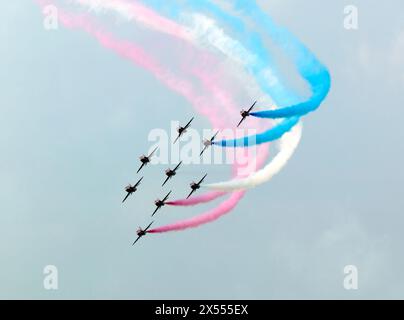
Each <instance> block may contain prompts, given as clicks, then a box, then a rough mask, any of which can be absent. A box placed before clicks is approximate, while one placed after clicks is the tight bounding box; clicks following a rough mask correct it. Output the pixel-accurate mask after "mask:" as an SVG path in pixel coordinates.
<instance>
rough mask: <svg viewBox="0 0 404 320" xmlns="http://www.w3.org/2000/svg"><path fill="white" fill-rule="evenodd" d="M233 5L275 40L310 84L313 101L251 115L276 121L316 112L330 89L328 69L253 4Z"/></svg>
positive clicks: (242, 1) (243, 0)
mask: <svg viewBox="0 0 404 320" xmlns="http://www.w3.org/2000/svg"><path fill="white" fill-rule="evenodd" d="M234 6H235V8H236V9H237V10H238V11H240V12H242V13H244V14H245V15H247V16H249V17H250V18H251V19H252V20H253V21H254V22H255V23H256V24H257V25H258V26H259V27H261V28H262V29H264V30H265V31H266V32H267V33H268V34H269V36H270V37H271V38H272V39H273V41H274V42H275V43H276V44H278V45H279V46H280V47H281V48H282V49H283V51H284V52H285V54H286V55H287V56H289V58H291V59H292V61H293V62H294V64H295V66H296V68H297V70H298V71H299V73H300V75H301V76H302V77H303V78H304V79H305V80H306V81H307V82H308V83H309V85H310V89H311V92H312V96H311V97H310V99H309V100H307V101H305V102H302V103H297V104H294V105H291V106H288V107H285V108H280V109H277V110H269V111H260V112H253V113H251V115H252V116H255V117H259V118H272V119H275V118H286V117H291V116H303V115H306V114H307V113H309V112H312V111H315V110H316V109H317V108H318V107H319V106H320V105H321V103H322V102H323V100H324V99H325V97H326V96H327V95H328V92H329V90H330V87H331V76H330V73H329V71H328V70H327V68H326V67H325V66H324V65H323V64H321V62H320V61H318V59H317V58H316V57H315V55H314V54H313V53H312V52H310V50H309V49H308V48H307V47H306V46H304V44H302V43H301V42H300V41H299V40H298V39H297V38H296V37H295V36H293V35H292V34H291V33H290V32H289V31H288V30H286V29H285V28H282V27H278V26H276V25H275V23H274V22H273V21H272V19H271V18H270V17H269V16H268V15H267V14H266V13H265V12H263V11H262V10H261V9H260V8H259V7H258V6H257V4H256V3H255V2H254V1H246V0H235V1H234Z"/></svg>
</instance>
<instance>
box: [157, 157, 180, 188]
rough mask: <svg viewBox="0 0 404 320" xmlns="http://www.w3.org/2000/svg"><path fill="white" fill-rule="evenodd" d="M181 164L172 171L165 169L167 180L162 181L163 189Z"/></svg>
mask: <svg viewBox="0 0 404 320" xmlns="http://www.w3.org/2000/svg"><path fill="white" fill-rule="evenodd" d="M181 164H182V161H181V162H180V163H179V164H178V165H177V166H176V167H175V168H174V169H173V170H171V169H167V170H166V176H167V178H166V180H165V181H164V183H163V185H162V187H164V185H165V184H166V183H167V181H168V180H170V179H171V178H172V177H174V176H175V175H176V174H177V170H178V168H179V167H180V166H181Z"/></svg>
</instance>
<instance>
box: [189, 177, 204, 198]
mask: <svg viewBox="0 0 404 320" xmlns="http://www.w3.org/2000/svg"><path fill="white" fill-rule="evenodd" d="M207 175H208V174H205V175H204V176H203V178H202V179H201V180H199V182H198V183H196V182H192V183H191V184H190V186H191V189H192V191H191V193H190V194H189V195H188V197H187V199H188V198H189V197H190V196H192V194H193V193H194V192H195V191H196V190H198V189H200V188H201V184H202V182H203V180H205V178H206V177H207Z"/></svg>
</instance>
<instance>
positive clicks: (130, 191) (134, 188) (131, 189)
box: [122, 177, 143, 203]
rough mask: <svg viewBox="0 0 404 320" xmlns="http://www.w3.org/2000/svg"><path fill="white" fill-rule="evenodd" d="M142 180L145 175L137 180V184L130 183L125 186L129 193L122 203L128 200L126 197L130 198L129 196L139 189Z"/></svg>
mask: <svg viewBox="0 0 404 320" xmlns="http://www.w3.org/2000/svg"><path fill="white" fill-rule="evenodd" d="M142 180H143V177H142V178H141V179H140V180H139V181H138V182H136V184H135V185H134V186H132V185H131V184H130V185H128V186H127V187H126V188H125V191H126V192H127V193H128V194H127V195H126V197H125V199H123V201H122V203H124V202H125V201H126V199H128V198H129V196H130V195H131V194H132V193H135V192H136V191H137V187H139V185H140V183H141V182H142Z"/></svg>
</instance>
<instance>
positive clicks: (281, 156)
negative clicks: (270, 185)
mask: <svg viewBox="0 0 404 320" xmlns="http://www.w3.org/2000/svg"><path fill="white" fill-rule="evenodd" d="M301 136H302V125H300V124H298V125H296V126H295V127H294V128H293V129H292V130H291V131H290V132H288V133H286V134H284V135H283V137H282V138H281V139H280V141H279V150H280V151H279V152H278V153H277V154H276V156H275V157H274V158H273V159H272V160H271V162H270V163H269V164H268V165H266V166H265V167H264V168H263V169H262V170H259V171H258V172H255V173H253V174H251V175H250V176H248V177H247V178H244V179H238V178H236V179H234V180H233V181H225V182H219V183H212V184H207V185H203V187H206V188H209V189H213V190H219V191H223V192H231V191H237V190H246V189H251V188H255V187H256V186H258V185H260V184H263V183H265V182H268V181H269V180H271V179H272V178H273V177H274V176H275V175H276V174H278V173H279V172H280V171H281V170H282V168H283V167H285V165H286V164H287V163H288V161H289V159H290V158H291V157H292V156H293V153H294V152H295V150H296V148H297V146H298V145H299V142H300V139H301Z"/></svg>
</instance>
